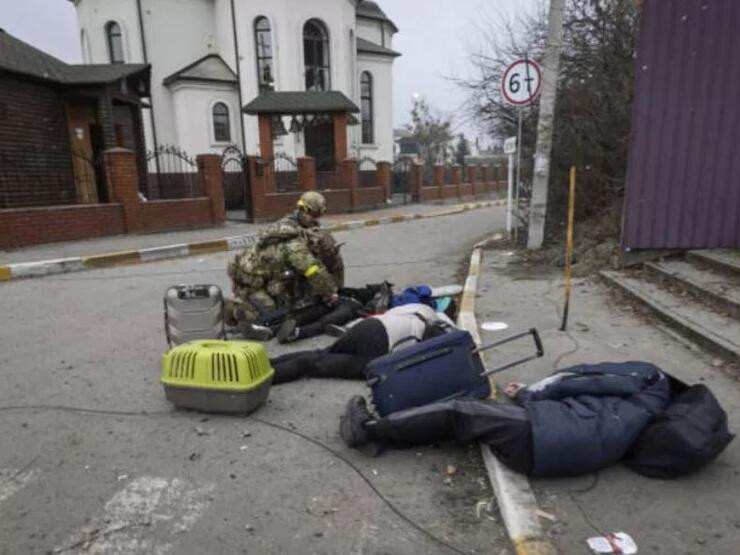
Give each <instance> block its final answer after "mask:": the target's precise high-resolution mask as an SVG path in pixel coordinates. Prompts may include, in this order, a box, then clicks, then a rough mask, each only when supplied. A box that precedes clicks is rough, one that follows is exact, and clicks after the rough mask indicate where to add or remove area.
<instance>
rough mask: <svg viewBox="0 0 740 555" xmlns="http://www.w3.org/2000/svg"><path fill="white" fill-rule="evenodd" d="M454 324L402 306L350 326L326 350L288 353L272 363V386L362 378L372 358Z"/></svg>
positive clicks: (433, 313) (435, 314) (424, 308)
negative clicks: (313, 379) (311, 379)
mask: <svg viewBox="0 0 740 555" xmlns="http://www.w3.org/2000/svg"><path fill="white" fill-rule="evenodd" d="M454 328H455V325H454V324H453V323H452V321H451V320H450V319H449V317H448V316H447V315H446V314H444V313H442V312H436V311H435V310H434V309H433V308H431V307H430V306H427V305H425V304H416V303H414V304H406V305H401V306H398V307H395V308H391V309H390V310H388V311H387V312H385V313H383V314H380V315H377V316H371V317H369V318H366V319H364V320H361V321H360V322H359V323H357V324H355V325H354V326H352V327H350V328H349V330H348V331H347V332H346V333H345V334H344V335H343V336H342V337H340V338H339V339H338V340H337V341H336V342H334V344H332V345H331V346H330V347H329V348H328V349H325V350H319V351H303V352H299V353H290V354H287V355H283V356H281V357H277V358H275V359H273V360H272V366H273V368H274V369H275V376H274V377H273V383H275V384H279V383H284V382H289V381H294V380H297V379H300V378H303V377H320V378H321V377H323V378H346V379H364V378H365V367H366V366H367V364H368V363H369V362H370V361H371V360H372V359H374V358H377V357H380V356H383V355H387V354H388V353H391V352H394V351H397V350H399V349H403V348H406V347H410V346H412V345H415V344H416V343H418V342H419V341H423V340H424V339H427V338H429V337H434V336H435V335H440V334H442V333H445V332H446V331H447V330H450V329H454Z"/></svg>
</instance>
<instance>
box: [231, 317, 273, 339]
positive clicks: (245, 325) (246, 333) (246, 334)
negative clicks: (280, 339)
mask: <svg viewBox="0 0 740 555" xmlns="http://www.w3.org/2000/svg"><path fill="white" fill-rule="evenodd" d="M238 327H239V333H241V334H242V337H243V338H244V339H251V340H252V341H269V340H270V339H272V330H271V329H270V328H268V327H265V326H260V325H258V324H253V323H252V322H244V321H241V322H239V326H238Z"/></svg>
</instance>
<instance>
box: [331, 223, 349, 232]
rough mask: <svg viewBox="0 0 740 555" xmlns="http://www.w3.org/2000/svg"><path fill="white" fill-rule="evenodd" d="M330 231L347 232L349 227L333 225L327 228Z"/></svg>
mask: <svg viewBox="0 0 740 555" xmlns="http://www.w3.org/2000/svg"><path fill="white" fill-rule="evenodd" d="M327 229H328V230H329V231H347V230H349V226H348V225H347V224H333V225H330V226H329V227H328V228H327Z"/></svg>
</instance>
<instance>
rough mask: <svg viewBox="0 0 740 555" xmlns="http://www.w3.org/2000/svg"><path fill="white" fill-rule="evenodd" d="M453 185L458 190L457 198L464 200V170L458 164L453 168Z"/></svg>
mask: <svg viewBox="0 0 740 555" xmlns="http://www.w3.org/2000/svg"><path fill="white" fill-rule="evenodd" d="M452 183H454V185H455V187H456V188H457V198H462V170H461V169H460V166H459V165H457V164H455V165H454V166H452Z"/></svg>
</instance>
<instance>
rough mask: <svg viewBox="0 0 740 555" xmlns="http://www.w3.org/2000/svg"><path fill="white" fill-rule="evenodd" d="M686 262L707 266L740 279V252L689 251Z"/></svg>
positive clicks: (728, 250) (731, 250) (729, 250)
mask: <svg viewBox="0 0 740 555" xmlns="http://www.w3.org/2000/svg"><path fill="white" fill-rule="evenodd" d="M686 260H688V261H689V262H696V263H699V264H705V265H707V266H710V267H711V268H713V269H715V270H718V271H720V272H723V273H725V274H726V275H731V276H737V277H738V278H740V250H733V249H713V250H697V251H688V252H687V253H686Z"/></svg>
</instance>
